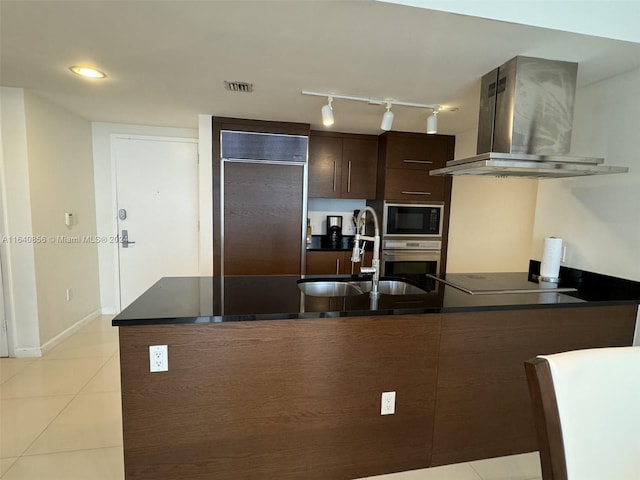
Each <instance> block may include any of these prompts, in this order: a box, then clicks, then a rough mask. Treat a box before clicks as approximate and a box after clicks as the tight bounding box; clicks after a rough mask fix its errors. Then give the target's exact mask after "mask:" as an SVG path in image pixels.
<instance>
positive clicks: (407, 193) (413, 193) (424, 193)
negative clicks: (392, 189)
mask: <svg viewBox="0 0 640 480" xmlns="http://www.w3.org/2000/svg"><path fill="white" fill-rule="evenodd" d="M400 193H402V194H403V195H431V192H400Z"/></svg>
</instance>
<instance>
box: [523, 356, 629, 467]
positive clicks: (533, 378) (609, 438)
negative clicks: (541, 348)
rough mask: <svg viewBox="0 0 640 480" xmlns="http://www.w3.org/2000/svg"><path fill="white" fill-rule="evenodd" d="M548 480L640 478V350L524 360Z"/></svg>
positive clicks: (542, 464) (541, 454)
mask: <svg viewBox="0 0 640 480" xmlns="http://www.w3.org/2000/svg"><path fill="white" fill-rule="evenodd" d="M525 370H526V373H527V381H528V383H529V392H530V394H531V402H532V405H533V411H534V419H535V423H536V430H537V433H538V446H539V449H540V463H541V467H542V478H543V480H640V347H613V348H595V349H589V350H576V351H572V352H565V353H558V354H555V355H544V356H538V357H536V358H535V359H532V360H528V361H527V362H525Z"/></svg>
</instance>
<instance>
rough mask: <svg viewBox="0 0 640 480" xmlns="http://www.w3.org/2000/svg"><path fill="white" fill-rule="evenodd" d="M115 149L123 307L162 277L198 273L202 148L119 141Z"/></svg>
mask: <svg viewBox="0 0 640 480" xmlns="http://www.w3.org/2000/svg"><path fill="white" fill-rule="evenodd" d="M113 151H114V152H115V163H116V189H117V209H118V211H117V212H116V214H117V216H118V235H120V242H119V244H118V253H119V267H120V308H121V309H123V308H125V307H126V306H127V305H129V304H130V303H131V302H132V301H133V300H135V299H136V298H137V297H139V296H140V295H141V294H142V293H143V292H144V291H145V290H146V289H148V288H149V287H150V286H151V285H153V284H154V283H155V282H156V281H158V280H159V279H160V278H162V277H168V276H191V275H194V276H197V275H198V146H197V141H196V140H195V139H193V140H192V139H171V138H153V137H115V138H114V146H113ZM123 237H127V239H128V242H127V241H124V238H123Z"/></svg>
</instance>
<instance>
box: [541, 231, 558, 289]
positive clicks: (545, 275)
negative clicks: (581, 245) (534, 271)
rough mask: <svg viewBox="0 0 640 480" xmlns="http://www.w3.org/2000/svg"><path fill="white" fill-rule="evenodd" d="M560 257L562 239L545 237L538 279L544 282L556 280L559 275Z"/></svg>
mask: <svg viewBox="0 0 640 480" xmlns="http://www.w3.org/2000/svg"><path fill="white" fill-rule="evenodd" d="M561 259H562V239H561V238H556V237H547V238H545V239H544V249H543V250H542V262H541V263H540V279H541V280H543V281H546V282H554V281H555V282H557V281H558V278H559V275H560V260H561Z"/></svg>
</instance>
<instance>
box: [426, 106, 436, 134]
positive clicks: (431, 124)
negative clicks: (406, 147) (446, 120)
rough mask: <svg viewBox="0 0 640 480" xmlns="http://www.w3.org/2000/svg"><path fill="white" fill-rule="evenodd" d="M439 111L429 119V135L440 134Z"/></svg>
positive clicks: (434, 112) (434, 111)
mask: <svg viewBox="0 0 640 480" xmlns="http://www.w3.org/2000/svg"><path fill="white" fill-rule="evenodd" d="M438 111H439V110H438V109H437V108H436V109H434V110H433V113H432V114H431V115H429V116H428V117H427V133H438Z"/></svg>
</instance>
